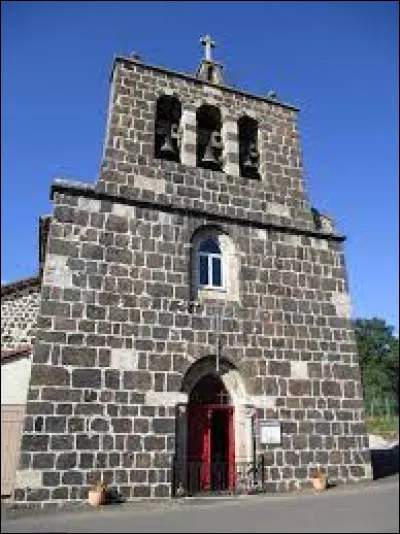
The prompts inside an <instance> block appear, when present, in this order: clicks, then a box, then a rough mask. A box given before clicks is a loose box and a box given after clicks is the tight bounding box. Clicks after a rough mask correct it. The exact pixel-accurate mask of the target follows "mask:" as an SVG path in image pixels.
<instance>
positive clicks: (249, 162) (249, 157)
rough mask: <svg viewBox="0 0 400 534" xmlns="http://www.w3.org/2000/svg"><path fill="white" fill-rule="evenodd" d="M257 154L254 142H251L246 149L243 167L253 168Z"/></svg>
mask: <svg viewBox="0 0 400 534" xmlns="http://www.w3.org/2000/svg"><path fill="white" fill-rule="evenodd" d="M258 159H259V154H258V150H257V148H256V146H255V144H254V143H251V144H250V145H249V147H248V149H247V151H246V155H245V159H244V161H243V167H244V168H245V169H249V170H254V169H257V166H258Z"/></svg>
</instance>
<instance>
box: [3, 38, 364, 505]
mask: <svg viewBox="0 0 400 534" xmlns="http://www.w3.org/2000/svg"><path fill="white" fill-rule="evenodd" d="M202 42H203V44H204V48H205V55H204V59H202V61H201V62H200V65H199V67H198V69H197V71H196V73H195V74H194V75H188V74H183V73H179V72H174V71H172V70H169V69H166V68H164V67H156V66H151V65H147V64H145V63H144V62H143V61H142V60H141V58H140V57H138V56H133V57H117V58H116V59H115V61H114V64H113V67H112V74H111V88H110V100H109V109H108V119H107V125H106V134H105V142H104V152H103V156H102V161H101V167H100V172H99V177H98V181H97V182H96V183H95V184H94V185H92V184H85V183H80V182H72V181H66V180H62V179H57V180H54V182H53V183H52V185H51V198H52V201H53V204H54V208H53V212H52V214H51V216H50V217H48V218H45V219H44V220H45V221H46V224H43V227H45V230H46V231H44V230H43V232H44V234H43V235H44V238H43V239H42V240H41V273H40V301H39V304H38V312H37V318H36V325H35V339H34V343H33V345H32V368H31V376H30V382H29V389H28V392H27V402H26V412H25V418H24V424H23V435H22V440H21V447H20V454H19V465H18V469H17V471H16V477H15V484H14V491H13V498H14V499H15V500H16V501H18V503H21V504H22V503H26V502H28V503H33V502H35V503H40V504H41V505H45V504H46V503H47V504H48V503H49V502H55V501H57V502H63V501H66V500H81V499H86V498H87V491H88V488H89V486H90V485H91V484H92V483H93V482H96V481H97V480H100V479H102V480H104V481H106V482H107V483H108V484H109V485H110V486H111V487H113V488H115V489H116V490H117V491H118V492H119V493H120V494H121V495H122V496H123V497H125V498H127V499H130V498H136V497H170V496H172V495H175V494H178V495H182V494H195V493H196V492H201V491H209V490H222V491H231V492H232V491H233V492H234V491H239V489H240V487H242V486H241V485H243V484H244V485H246V484H249V478H251V476H253V475H254V473H257V474H256V475H254V477H253V483H254V481H256V483H257V484H258V485H259V484H260V480H261V481H262V488H263V490H265V491H290V490H295V489H299V488H303V487H307V486H308V485H310V475H311V473H312V471H313V469H315V467H316V466H318V465H320V466H323V467H324V468H325V469H326V471H327V473H328V476H329V478H330V479H331V480H333V481H335V482H337V483H341V482H343V483H344V482H346V483H347V482H350V481H359V480H362V479H366V478H371V476H372V475H371V465H370V455H369V449H368V438H367V435H366V429H365V425H364V413H363V399H362V388H361V382H360V371H359V365H358V359H357V352H356V344H355V337H354V332H353V328H352V321H351V315H350V313H351V312H350V299H349V290H348V284H347V275H346V266H345V259H344V252H343V242H344V239H345V238H344V236H343V235H341V234H340V233H338V232H337V230H336V229H335V227H334V224H333V222H332V220H331V219H330V218H329V217H326V216H323V215H322V214H321V213H319V212H318V211H317V210H316V209H314V208H313V207H312V206H311V204H310V201H309V199H308V198H307V196H306V193H305V187H304V177H303V170H302V162H301V150H300V140H299V133H298V130H297V112H298V110H297V109H296V108H295V107H294V106H293V105H289V104H287V103H284V102H281V101H280V100H279V99H278V98H277V97H276V95H275V94H273V93H269V94H268V96H256V95H252V94H249V93H247V92H245V91H242V90H240V89H237V88H233V87H230V86H228V85H227V84H226V82H225V81H224V71H223V66H222V65H221V64H220V63H219V62H217V61H215V60H214V59H213V57H212V48H213V46H214V43H213V42H212V41H211V39H210V38H209V37H208V36H207V37H206V38H204V39H203V41H202ZM2 347H3V342H2ZM260 465H261V466H262V469H261V470H262V475H261V479H260V475H259V473H260ZM249 473H251V475H249ZM256 479H257V480H256Z"/></svg>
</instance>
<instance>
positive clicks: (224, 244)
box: [191, 225, 239, 301]
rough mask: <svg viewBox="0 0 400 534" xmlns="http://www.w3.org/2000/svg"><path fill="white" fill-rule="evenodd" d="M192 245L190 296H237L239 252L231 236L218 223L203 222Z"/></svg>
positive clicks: (236, 297) (215, 297) (195, 298)
mask: <svg viewBox="0 0 400 534" xmlns="http://www.w3.org/2000/svg"><path fill="white" fill-rule="evenodd" d="M191 245H192V246H191V298H193V299H194V300H198V299H200V300H201V299H224V300H230V301H237V300H239V254H238V251H237V250H236V247H235V245H234V243H233V241H232V239H231V237H230V236H229V235H228V234H227V233H226V232H225V231H223V229H222V228H219V227H218V226H214V225H213V226H211V225H210V226H203V227H201V228H198V229H197V230H196V231H195V233H194V234H193V236H192V239H191Z"/></svg>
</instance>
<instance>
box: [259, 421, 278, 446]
mask: <svg viewBox="0 0 400 534" xmlns="http://www.w3.org/2000/svg"><path fill="white" fill-rule="evenodd" d="M259 424H260V442H261V443H263V444H274V445H280V443H281V423H280V421H276V420H274V419H271V420H262V421H260V423H259Z"/></svg>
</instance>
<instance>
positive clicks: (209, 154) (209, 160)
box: [201, 143, 218, 165]
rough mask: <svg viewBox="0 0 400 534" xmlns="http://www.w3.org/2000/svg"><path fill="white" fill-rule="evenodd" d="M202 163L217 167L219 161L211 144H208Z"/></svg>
mask: <svg viewBox="0 0 400 534" xmlns="http://www.w3.org/2000/svg"><path fill="white" fill-rule="evenodd" d="M201 161H202V163H205V164H211V165H215V164H217V163H218V160H217V158H216V157H215V153H214V150H213V148H212V146H211V143H208V144H207V146H206V149H205V151H204V156H203V159H202V160H201Z"/></svg>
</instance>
